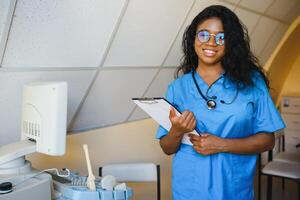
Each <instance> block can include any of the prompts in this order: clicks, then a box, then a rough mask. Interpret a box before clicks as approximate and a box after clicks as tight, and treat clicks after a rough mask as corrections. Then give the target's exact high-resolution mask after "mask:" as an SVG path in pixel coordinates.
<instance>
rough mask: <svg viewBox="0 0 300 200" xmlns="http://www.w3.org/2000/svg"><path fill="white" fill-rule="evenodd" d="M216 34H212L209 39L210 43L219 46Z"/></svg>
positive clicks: (208, 42)
mask: <svg viewBox="0 0 300 200" xmlns="http://www.w3.org/2000/svg"><path fill="white" fill-rule="evenodd" d="M215 37H216V36H215V35H214V34H210V37H209V40H208V41H207V44H208V45H211V46H217V44H216V38H215Z"/></svg>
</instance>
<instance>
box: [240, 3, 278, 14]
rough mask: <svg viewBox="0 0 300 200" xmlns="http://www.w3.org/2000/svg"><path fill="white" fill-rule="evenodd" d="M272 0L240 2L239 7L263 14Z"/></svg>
mask: <svg viewBox="0 0 300 200" xmlns="http://www.w3.org/2000/svg"><path fill="white" fill-rule="evenodd" d="M273 1H274V0H263V1H262V0H242V1H241V2H240V3H239V5H241V6H244V7H246V8H249V9H251V10H255V11H257V12H261V13H263V12H264V11H265V10H266V9H267V8H268V7H269V6H270V5H271V3H272V2H273Z"/></svg>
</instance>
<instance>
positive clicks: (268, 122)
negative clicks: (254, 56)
mask: <svg viewBox="0 0 300 200" xmlns="http://www.w3.org/2000/svg"><path fill="white" fill-rule="evenodd" d="M255 90H256V100H255V110H254V119H253V120H254V125H253V128H254V133H259V132H267V133H272V132H275V131H278V130H280V129H283V128H285V124H284V122H283V120H282V118H281V116H280V114H279V112H278V110H277V108H276V107H275V105H274V102H273V100H272V98H271V96H270V93H269V90H268V88H267V86H266V84H265V82H264V80H263V79H262V77H261V76H260V77H259V78H257V79H256V82H255Z"/></svg>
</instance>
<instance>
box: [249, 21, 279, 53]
mask: <svg viewBox="0 0 300 200" xmlns="http://www.w3.org/2000/svg"><path fill="white" fill-rule="evenodd" d="M278 25H279V22H278V21H275V20H272V19H270V18H267V17H262V18H261V19H260V21H259V22H258V24H257V25H256V27H255V30H254V32H253V33H252V35H251V36H250V38H251V40H250V41H251V45H252V46H251V48H252V50H253V52H254V54H255V55H256V56H259V55H260V53H261V51H262V50H263V48H264V46H265V45H266V44H267V42H268V40H269V39H270V37H272V35H273V33H274V31H275V28H276V27H277V26H278Z"/></svg>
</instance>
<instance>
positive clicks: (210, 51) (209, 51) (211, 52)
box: [204, 49, 216, 54]
mask: <svg viewBox="0 0 300 200" xmlns="http://www.w3.org/2000/svg"><path fill="white" fill-rule="evenodd" d="M204 51H205V52H206V53H209V54H214V53H216V52H215V51H212V50H208V49H204Z"/></svg>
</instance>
